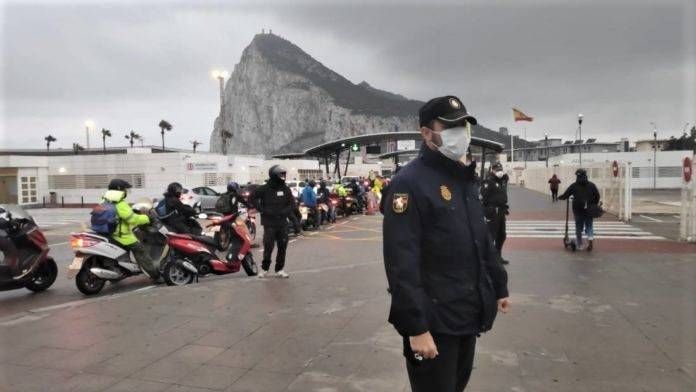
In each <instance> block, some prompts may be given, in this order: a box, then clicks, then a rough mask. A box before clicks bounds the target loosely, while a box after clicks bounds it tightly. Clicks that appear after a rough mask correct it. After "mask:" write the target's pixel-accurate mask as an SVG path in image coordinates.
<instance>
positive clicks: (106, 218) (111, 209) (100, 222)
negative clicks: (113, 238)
mask: <svg viewBox="0 0 696 392" xmlns="http://www.w3.org/2000/svg"><path fill="white" fill-rule="evenodd" d="M90 214H91V215H92V218H91V219H90V224H91V226H92V231H94V232H95V233H97V234H101V235H105V236H110V235H112V234H113V233H114V232H115V231H116V227H118V212H117V211H116V204H114V203H111V202H109V201H104V202H102V203H101V204H98V205H96V206H95V207H94V208H93V209H92V212H91V213H90Z"/></svg>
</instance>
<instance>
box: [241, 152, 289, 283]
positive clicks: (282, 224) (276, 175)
mask: <svg viewBox="0 0 696 392" xmlns="http://www.w3.org/2000/svg"><path fill="white" fill-rule="evenodd" d="M286 174H287V171H286V170H285V168H283V167H282V166H280V165H274V166H272V167H271V168H270V170H268V177H269V178H268V182H267V183H266V184H265V185H262V186H260V187H259V188H257V189H256V191H254V193H253V194H252V195H251V198H250V202H251V204H252V205H253V206H254V207H256V209H257V210H258V211H259V212H260V213H261V224H262V225H263V262H262V263H261V271H259V275H258V276H259V278H264V277H265V276H266V274H267V273H268V269H269V268H270V267H271V255H272V253H273V247H274V246H275V245H276V244H277V245H278V253H277V254H276V263H275V272H276V274H277V275H278V276H279V277H281V278H287V277H288V274H287V273H286V272H285V270H284V268H285V252H286V250H287V249H288V232H287V226H288V217H289V216H290V214H291V213H292V210H293V208H294V207H295V198H294V197H293V196H292V192H291V191H290V188H288V186H287V185H285V176H286Z"/></svg>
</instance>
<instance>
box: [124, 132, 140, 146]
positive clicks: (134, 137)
mask: <svg viewBox="0 0 696 392" xmlns="http://www.w3.org/2000/svg"><path fill="white" fill-rule="evenodd" d="M126 139H128V140H129V141H130V146H131V148H133V143H135V141H136V140H138V139H140V135H138V134H137V133H135V132H133V131H130V134H128V135H126Z"/></svg>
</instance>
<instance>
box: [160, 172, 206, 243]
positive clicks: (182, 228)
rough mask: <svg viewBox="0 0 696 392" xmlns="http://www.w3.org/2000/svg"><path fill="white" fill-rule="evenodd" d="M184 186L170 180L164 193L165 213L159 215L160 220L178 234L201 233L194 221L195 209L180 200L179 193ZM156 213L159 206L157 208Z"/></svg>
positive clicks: (199, 227)
mask: <svg viewBox="0 0 696 392" xmlns="http://www.w3.org/2000/svg"><path fill="white" fill-rule="evenodd" d="M183 191H184V187H182V186H181V184H179V183H178V182H172V183H171V184H169V186H167V192H166V193H164V200H163V201H164V207H165V211H162V212H164V213H165V214H164V215H161V216H160V220H161V221H162V223H164V224H165V225H166V226H167V227H169V228H170V229H171V230H172V231H174V232H175V233H179V234H193V235H201V231H202V229H201V226H200V225H199V224H198V222H197V221H196V219H195V218H196V211H194V209H193V207H191V206H188V205H186V204H184V203H182V202H181V194H182V193H183ZM157 210H158V214H159V213H160V210H161V207H160V206H158V208H157Z"/></svg>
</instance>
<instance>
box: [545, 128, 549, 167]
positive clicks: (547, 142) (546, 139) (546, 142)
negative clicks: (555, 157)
mask: <svg viewBox="0 0 696 392" xmlns="http://www.w3.org/2000/svg"><path fill="white" fill-rule="evenodd" d="M544 146H546V167H549V134H548V133H544Z"/></svg>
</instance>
